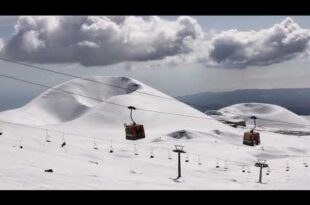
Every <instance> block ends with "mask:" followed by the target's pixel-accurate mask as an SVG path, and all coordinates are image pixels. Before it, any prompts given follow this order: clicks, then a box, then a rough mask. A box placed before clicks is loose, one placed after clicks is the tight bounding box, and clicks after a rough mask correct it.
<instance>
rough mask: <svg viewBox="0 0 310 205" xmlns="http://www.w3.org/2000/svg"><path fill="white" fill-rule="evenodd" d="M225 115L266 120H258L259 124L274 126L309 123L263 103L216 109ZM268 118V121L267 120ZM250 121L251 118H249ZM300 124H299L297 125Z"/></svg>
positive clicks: (281, 108)
mask: <svg viewBox="0 0 310 205" xmlns="http://www.w3.org/2000/svg"><path fill="white" fill-rule="evenodd" d="M218 111H219V112H220V113H222V114H223V115H224V116H225V117H228V118H229V117H231V118H233V117H237V118H243V119H246V120H248V117H249V116H253V115H254V116H256V117H258V118H262V119H267V120H258V121H257V124H258V125H259V126H275V127H299V128H301V127H304V126H303V125H305V126H309V125H310V121H309V120H307V119H305V118H304V117H302V116H299V115H297V114H295V113H293V112H291V111H289V110H287V109H285V108H283V107H281V106H278V105H272V104H264V103H240V104H235V105H231V106H228V107H225V108H222V109H220V110H218ZM268 120H270V121H268ZM250 121H251V120H250ZM297 124H300V125H297Z"/></svg>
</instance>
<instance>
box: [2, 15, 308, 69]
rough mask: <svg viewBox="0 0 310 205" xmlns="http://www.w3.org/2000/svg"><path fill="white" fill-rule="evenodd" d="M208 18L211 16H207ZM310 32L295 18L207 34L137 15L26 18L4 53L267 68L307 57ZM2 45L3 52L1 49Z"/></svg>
mask: <svg viewBox="0 0 310 205" xmlns="http://www.w3.org/2000/svg"><path fill="white" fill-rule="evenodd" d="M206 18H207V17H206ZM309 40H310V30H309V29H304V28H301V27H300V26H299V25H298V24H297V23H296V22H294V21H293V20H292V19H291V18H286V19H284V20H283V21H282V22H280V23H279V24H275V25H273V26H271V27H270V28H267V29H261V30H252V31H242V32H241V31H238V30H227V31H222V32H216V31H214V30H212V29H209V30H208V31H203V29H202V28H201V26H200V25H199V23H198V22H197V20H196V19H194V18H192V17H187V16H181V17H179V18H177V19H176V20H174V21H173V20H165V19H163V18H160V17H150V18H142V17H137V16H108V17H105V16H81V17H68V16H66V17H61V16H55V17H53V16H48V17H45V16H35V17H30V16H23V17H19V19H18V21H17V23H16V25H15V32H14V34H13V36H12V38H11V39H10V40H9V41H8V42H7V43H6V44H5V46H4V48H3V49H2V50H3V54H4V55H6V56H8V57H10V58H13V59H16V60H22V61H28V62H34V63H75V62H78V63H80V64H82V65H84V66H96V65H109V64H114V63H120V62H133V61H140V62H141V61H143V62H147V63H149V65H150V66H151V67H154V66H158V65H161V64H192V63H200V64H204V65H205V66H215V67H225V68H246V67H248V66H253V65H255V66H265V65H270V64H274V63H280V62H283V61H286V60H291V59H294V58H296V57H300V56H305V55H307V54H308V52H309ZM1 45H3V43H2V44H1V41H0V49H1Z"/></svg>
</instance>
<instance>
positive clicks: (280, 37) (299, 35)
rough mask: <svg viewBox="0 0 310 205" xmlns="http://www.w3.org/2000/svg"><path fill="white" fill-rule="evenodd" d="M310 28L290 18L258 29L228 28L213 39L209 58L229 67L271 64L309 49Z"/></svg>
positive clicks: (291, 57)
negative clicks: (240, 29)
mask: <svg viewBox="0 0 310 205" xmlns="http://www.w3.org/2000/svg"><path fill="white" fill-rule="evenodd" d="M309 40H310V31H309V30H307V29H302V28H301V27H300V26H299V25H298V24H297V23H295V22H294V21H293V20H292V19H291V18H286V19H285V20H284V21H282V22H281V23H280V24H275V25H274V26H272V27H271V28H269V29H264V30H259V31H248V32H239V31H237V30H229V31H225V32H222V33H220V34H218V35H215V36H214V37H213V38H212V40H211V42H210V50H209V52H210V53H209V58H210V59H207V60H213V61H214V62H215V63H216V64H219V65H222V66H228V67H240V68H242V67H247V66H249V65H258V66H263V65H270V64H273V63H279V62H283V61H285V60H289V59H293V58H295V57H297V56H299V55H302V54H305V53H306V52H307V49H309Z"/></svg>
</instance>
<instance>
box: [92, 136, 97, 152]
mask: <svg viewBox="0 0 310 205" xmlns="http://www.w3.org/2000/svg"><path fill="white" fill-rule="evenodd" d="M93 148H94V150H98V146H97V142H96V138H95V137H94V144H93Z"/></svg>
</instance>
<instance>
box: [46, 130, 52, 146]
mask: <svg viewBox="0 0 310 205" xmlns="http://www.w3.org/2000/svg"><path fill="white" fill-rule="evenodd" d="M45 141H46V142H48V143H50V142H51V140H50V135H49V134H48V129H46V136H45Z"/></svg>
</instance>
